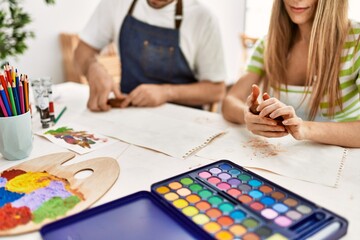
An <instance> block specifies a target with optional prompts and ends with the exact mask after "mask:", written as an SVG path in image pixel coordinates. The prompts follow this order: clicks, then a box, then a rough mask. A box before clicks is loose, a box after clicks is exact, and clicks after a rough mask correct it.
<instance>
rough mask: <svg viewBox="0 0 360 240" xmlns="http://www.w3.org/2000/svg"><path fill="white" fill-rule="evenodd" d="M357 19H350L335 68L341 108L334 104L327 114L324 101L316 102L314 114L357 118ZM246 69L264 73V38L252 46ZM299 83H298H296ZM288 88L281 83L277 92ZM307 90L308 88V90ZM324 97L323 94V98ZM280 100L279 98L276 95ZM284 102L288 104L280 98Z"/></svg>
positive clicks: (359, 26) (359, 25) (359, 116)
mask: <svg viewBox="0 0 360 240" xmlns="http://www.w3.org/2000/svg"><path fill="white" fill-rule="evenodd" d="M359 37H360V23H357V22H351V29H350V31H349V35H348V36H347V38H346V42H345V45H344V48H343V51H342V55H341V69H340V72H339V83H340V89H341V96H342V98H341V100H342V104H343V109H342V110H341V108H340V106H336V107H335V116H333V117H331V116H328V114H327V110H328V107H329V103H328V102H325V101H324V102H321V103H320V106H319V107H320V110H319V112H318V114H320V115H321V117H323V118H325V119H328V120H332V121H336V122H346V121H355V120H360V46H359V45H358V44H359V41H358V39H359ZM247 71H248V72H253V73H256V74H259V75H260V76H264V75H265V67H264V38H263V39H260V40H259V41H258V42H257V43H256V45H255V46H254V51H253V54H252V56H251V58H250V59H249V63H248V65H247ZM297 87H299V86H297ZM302 89H303V90H299V88H297V90H298V91H297V92H296V93H297V94H307V93H309V92H307V93H306V92H305V87H303V88H302ZM290 91H291V86H289V88H288V90H286V89H285V87H281V89H280V96H281V95H283V94H282V92H283V93H285V94H288V93H290ZM310 93H311V92H310ZM324 99H327V98H324ZM280 100H281V101H283V100H282V99H280ZM284 103H285V104H288V103H286V102H284Z"/></svg>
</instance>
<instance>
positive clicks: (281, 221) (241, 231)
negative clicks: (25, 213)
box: [41, 160, 348, 240]
mask: <svg viewBox="0 0 360 240" xmlns="http://www.w3.org/2000/svg"><path fill="white" fill-rule="evenodd" d="M132 224H133V225H132ZM131 226H133V227H131ZM135 226H136V227H135ZM347 226H348V222H347V220H346V219H344V218H342V217H341V216H339V215H337V214H335V213H333V212H331V211H329V210H327V209H324V208H322V207H320V206H318V205H316V204H315V203H312V202H311V201H308V200H306V199H305V198H303V197H301V196H299V195H297V194H295V193H294V192H292V191H289V190H287V189H285V188H283V187H281V186H279V185H277V184H275V183H273V182H271V181H269V180H267V179H265V178H263V177H261V176H259V175H257V174H255V173H253V172H251V171H249V170H247V169H245V168H243V167H241V166H238V165H236V164H234V163H232V162H231V161H228V160H220V161H217V162H214V163H212V164H209V165H206V166H203V167H200V168H198V169H195V170H192V171H189V172H186V173H183V174H180V175H178V176H175V177H172V178H170V179H166V180H164V181H161V182H158V183H155V184H153V185H152V186H151V193H149V192H138V193H135V194H132V195H129V196H127V197H124V198H121V199H118V200H115V201H113V202H110V203H107V204H105V205H102V206H99V207H96V208H93V209H90V210H87V211H85V212H82V213H80V214H77V215H74V216H71V217H68V218H65V219H63V220H60V221H58V222H54V223H52V224H49V225H47V226H45V227H44V228H43V229H41V234H42V236H43V238H44V239H47V240H57V239H67V238H66V237H69V236H73V238H72V239H78V238H79V239H89V238H88V237H93V238H92V239H97V238H96V237H95V238H94V236H95V235H94V234H96V233H95V232H96V231H95V230H97V232H99V233H98V234H100V235H99V236H98V237H99V239H112V238H114V236H118V237H121V238H123V239H246V240H260V239H269V240H285V239H339V238H340V237H341V236H343V235H345V234H346V231H347ZM92 228H94V229H93V230H91V229H92ZM74 237H75V238H74ZM76 237H78V238H76Z"/></svg>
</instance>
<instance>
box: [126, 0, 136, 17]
mask: <svg viewBox="0 0 360 240" xmlns="http://www.w3.org/2000/svg"><path fill="white" fill-rule="evenodd" d="M136 2H137V0H134V1H133V2H132V4H131V6H130V8H129V11H128V15H130V16H131V15H132V13H133V11H134V7H135V4H136Z"/></svg>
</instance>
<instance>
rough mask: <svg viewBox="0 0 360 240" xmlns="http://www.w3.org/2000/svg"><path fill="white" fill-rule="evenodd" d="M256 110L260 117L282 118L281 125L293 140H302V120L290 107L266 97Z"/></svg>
mask: <svg viewBox="0 0 360 240" xmlns="http://www.w3.org/2000/svg"><path fill="white" fill-rule="evenodd" d="M264 95H265V94H264ZM257 109H258V110H259V111H260V113H259V116H260V117H265V116H268V117H269V118H271V119H276V118H278V119H281V118H282V121H281V123H282V124H283V125H284V126H285V128H286V130H287V131H288V132H289V133H290V134H291V135H292V136H293V137H294V138H295V139H297V140H302V139H304V134H305V133H304V131H305V129H304V127H303V120H302V119H301V118H299V117H298V116H297V115H296V112H295V109H294V108H293V107H292V106H288V105H285V104H284V103H282V102H281V101H279V100H278V99H276V98H270V97H266V100H264V101H263V102H262V103H260V104H259V106H258V108H257Z"/></svg>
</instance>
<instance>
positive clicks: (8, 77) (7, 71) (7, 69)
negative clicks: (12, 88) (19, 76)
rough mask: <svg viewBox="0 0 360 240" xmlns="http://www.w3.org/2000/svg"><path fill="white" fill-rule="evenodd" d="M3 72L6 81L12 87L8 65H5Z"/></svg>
mask: <svg viewBox="0 0 360 240" xmlns="http://www.w3.org/2000/svg"><path fill="white" fill-rule="evenodd" d="M4 70H5V74H6V77H7V81H8V82H10V84H11V85H12V77H11V73H10V67H9V64H6V65H5V66H4Z"/></svg>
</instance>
